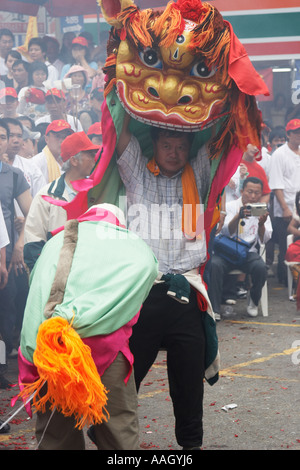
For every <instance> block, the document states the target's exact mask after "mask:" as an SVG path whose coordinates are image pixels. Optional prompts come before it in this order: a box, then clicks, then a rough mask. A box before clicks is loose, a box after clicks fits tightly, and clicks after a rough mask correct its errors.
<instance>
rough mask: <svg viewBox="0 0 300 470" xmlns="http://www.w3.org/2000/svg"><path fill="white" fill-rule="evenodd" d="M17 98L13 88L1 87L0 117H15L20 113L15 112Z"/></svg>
mask: <svg viewBox="0 0 300 470" xmlns="http://www.w3.org/2000/svg"><path fill="white" fill-rule="evenodd" d="M18 106H19V100H18V95H17V92H16V90H15V89H14V88H2V90H0V112H1V118H14V119H15V118H17V117H19V116H20V114H19V113H18V112H17V110H18Z"/></svg>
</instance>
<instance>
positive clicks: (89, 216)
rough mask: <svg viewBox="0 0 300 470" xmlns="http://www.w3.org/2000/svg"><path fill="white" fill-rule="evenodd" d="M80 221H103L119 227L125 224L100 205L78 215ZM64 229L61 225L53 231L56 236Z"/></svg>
mask: <svg viewBox="0 0 300 470" xmlns="http://www.w3.org/2000/svg"><path fill="white" fill-rule="evenodd" d="M77 220H78V222H88V221H93V222H97V221H101V222H109V223H110V224H113V225H117V226H118V227H124V225H121V224H120V221H119V220H118V219H117V218H116V216H115V215H114V214H113V213H112V212H110V211H108V210H106V209H102V208H99V207H94V208H93V209H90V210H89V211H88V212H85V213H84V214H82V215H81V216H79V217H77ZM63 229H64V226H62V227H59V228H57V229H55V230H53V231H52V232H51V234H52V235H53V236H54V235H56V234H57V233H59V232H61V231H62V230H63Z"/></svg>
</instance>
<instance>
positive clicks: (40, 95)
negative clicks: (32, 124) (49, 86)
mask: <svg viewBox="0 0 300 470" xmlns="http://www.w3.org/2000/svg"><path fill="white" fill-rule="evenodd" d="M47 77H48V68H47V66H46V65H45V64H44V62H33V63H32V64H30V66H29V75H28V83H29V85H28V86H27V87H24V88H22V89H21V90H20V92H19V95H18V96H19V106H18V112H19V113H20V114H24V115H25V116H29V117H30V118H31V119H33V120H34V121H35V120H36V119H38V118H39V117H41V116H44V115H45V114H46V112H47V111H46V106H45V94H46V91H47V90H46V87H45V85H44V82H45V81H46V80H47Z"/></svg>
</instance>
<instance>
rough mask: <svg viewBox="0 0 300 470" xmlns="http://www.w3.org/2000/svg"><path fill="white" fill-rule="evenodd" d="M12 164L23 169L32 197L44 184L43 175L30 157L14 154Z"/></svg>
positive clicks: (45, 182)
mask: <svg viewBox="0 0 300 470" xmlns="http://www.w3.org/2000/svg"><path fill="white" fill-rule="evenodd" d="M12 166H13V167H15V168H19V169H20V170H21V171H23V173H24V176H25V178H26V180H27V182H28V184H29V186H30V192H31V196H32V197H34V196H35V195H36V194H37V193H38V192H39V190H40V189H41V188H43V187H44V186H46V184H47V181H46V178H45V177H44V175H43V173H42V172H41V170H40V168H39V167H38V166H37V165H36V164H35V163H34V161H33V160H32V158H24V157H21V156H20V155H16V156H15V159H14V161H13V164H12Z"/></svg>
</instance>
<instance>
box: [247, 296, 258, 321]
mask: <svg viewBox="0 0 300 470" xmlns="http://www.w3.org/2000/svg"><path fill="white" fill-rule="evenodd" d="M247 313H248V315H250V317H256V316H257V314H258V307H257V305H255V303H254V302H253V300H252V299H251V296H250V295H249V298H248V306H247Z"/></svg>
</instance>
